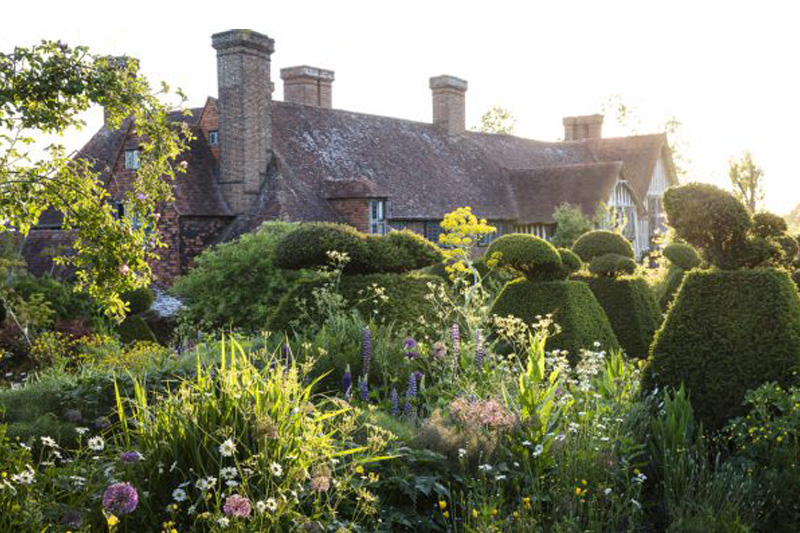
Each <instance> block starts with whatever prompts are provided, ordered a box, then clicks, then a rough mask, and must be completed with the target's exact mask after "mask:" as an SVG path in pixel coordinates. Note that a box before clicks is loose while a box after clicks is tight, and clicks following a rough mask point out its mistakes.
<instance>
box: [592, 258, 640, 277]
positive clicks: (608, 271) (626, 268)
mask: <svg viewBox="0 0 800 533" xmlns="http://www.w3.org/2000/svg"><path fill="white" fill-rule="evenodd" d="M589 272H591V273H592V274H594V275H595V276H605V277H608V278H616V277H617V276H622V275H625V274H633V273H634V272H636V261H634V260H633V259H631V258H630V257H625V256H624V255H618V254H604V255H600V256H597V257H595V258H594V259H593V260H592V262H591V263H589Z"/></svg>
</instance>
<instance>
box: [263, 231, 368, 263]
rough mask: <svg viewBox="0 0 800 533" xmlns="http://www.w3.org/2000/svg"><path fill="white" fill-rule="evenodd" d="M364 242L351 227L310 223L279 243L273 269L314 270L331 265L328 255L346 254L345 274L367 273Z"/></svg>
mask: <svg viewBox="0 0 800 533" xmlns="http://www.w3.org/2000/svg"><path fill="white" fill-rule="evenodd" d="M367 246H368V245H367V239H366V237H365V236H364V235H363V234H362V233H359V232H358V230H356V229H355V228H354V227H352V226H348V225H346V224H332V223H329V222H309V223H304V224H300V225H298V226H296V227H295V228H294V229H292V231H290V232H289V233H287V234H286V235H285V236H284V237H283V238H282V239H281V240H280V242H278V244H277V247H276V249H275V265H276V266H278V267H279V268H286V269H289V270H301V269H314V268H320V267H324V266H327V265H329V264H330V262H331V260H330V257H329V256H328V252H332V251H336V252H343V253H346V254H347V255H348V256H349V257H350V261H349V262H348V263H347V266H346V267H345V271H346V272H348V273H356V272H363V271H365V270H368V269H369V260H368V256H369V254H368V251H367Z"/></svg>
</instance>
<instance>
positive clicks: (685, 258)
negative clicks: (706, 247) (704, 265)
mask: <svg viewBox="0 0 800 533" xmlns="http://www.w3.org/2000/svg"><path fill="white" fill-rule="evenodd" d="M662 253H663V254H664V257H666V258H667V259H669V262H670V263H672V264H673V265H675V266H676V267H678V268H682V269H683V270H691V269H693V268H694V267H697V266H700V262H701V261H700V256H699V255H697V250H695V249H694V248H692V247H691V246H689V245H688V244H683V243H680V242H674V243H672V244H669V245H667V246H666V247H664V250H663V252H662Z"/></svg>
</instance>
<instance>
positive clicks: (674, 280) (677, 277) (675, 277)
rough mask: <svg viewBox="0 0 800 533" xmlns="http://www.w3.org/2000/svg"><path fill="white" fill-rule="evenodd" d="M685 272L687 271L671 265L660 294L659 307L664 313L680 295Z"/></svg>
mask: <svg viewBox="0 0 800 533" xmlns="http://www.w3.org/2000/svg"><path fill="white" fill-rule="evenodd" d="M685 272H686V271H685V270H683V269H682V268H678V267H676V266H674V265H671V266H670V267H669V269H668V270H667V275H666V278H665V279H664V282H663V284H662V285H661V288H660V291H659V293H658V305H659V306H660V307H661V309H662V310H663V311H666V310H667V308H669V304H671V303H672V300H673V299H674V298H675V295H676V294H677V293H678V289H680V288H681V283H683V276H684V274H685Z"/></svg>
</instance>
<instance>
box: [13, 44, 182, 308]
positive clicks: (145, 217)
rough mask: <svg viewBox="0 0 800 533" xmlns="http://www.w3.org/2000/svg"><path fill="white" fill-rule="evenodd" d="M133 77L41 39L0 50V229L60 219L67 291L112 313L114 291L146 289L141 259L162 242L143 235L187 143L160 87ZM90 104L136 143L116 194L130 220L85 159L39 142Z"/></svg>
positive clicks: (75, 123) (126, 68)
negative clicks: (125, 127)
mask: <svg viewBox="0 0 800 533" xmlns="http://www.w3.org/2000/svg"><path fill="white" fill-rule="evenodd" d="M136 72H137V62H136V61H135V60H132V59H127V58H126V59H125V60H122V61H120V60H118V59H114V58H109V57H104V56H100V55H95V54H92V53H90V52H89V50H88V49H87V48H85V47H75V48H72V47H69V46H67V45H64V44H61V43H55V42H48V41H43V42H42V43H41V44H39V45H36V46H32V47H30V48H15V49H14V51H13V52H11V53H8V54H3V53H0V232H3V231H9V232H14V233H18V234H21V235H23V236H24V235H27V234H28V232H29V231H30V230H31V229H32V228H33V227H34V226H36V224H37V223H38V221H39V219H40V217H41V215H42V214H43V213H44V212H45V211H48V210H52V211H55V212H58V213H60V214H62V215H63V219H62V227H63V228H64V229H65V230H66V231H68V232H70V233H71V235H72V237H73V251H74V253H73V254H70V255H63V256H60V257H57V258H56V260H57V262H59V263H60V264H62V265H69V266H70V267H71V268H74V270H75V274H76V280H77V282H76V290H81V291H85V292H86V293H88V294H89V295H90V296H91V297H93V298H94V299H95V300H97V301H98V302H99V303H101V304H102V305H103V306H104V307H105V308H106V310H107V312H108V313H109V314H112V315H117V316H120V315H122V314H123V313H124V311H125V303H124V302H123V301H122V300H121V299H120V297H119V294H120V293H121V292H124V291H126V290H132V289H135V288H138V287H143V286H146V285H147V284H149V281H150V277H151V271H150V267H149V265H148V261H149V260H151V259H154V258H155V257H156V254H155V251H156V250H157V249H158V248H159V247H162V246H163V243H162V242H161V240H160V239H159V236H158V232H156V231H152V230H153V228H155V227H156V221H157V219H158V215H157V206H158V205H159V204H160V203H161V202H164V201H168V200H170V199H171V195H172V188H171V181H172V179H173V178H174V176H175V174H176V172H180V171H182V170H183V169H182V168H181V167H179V166H173V162H174V160H175V158H176V157H177V156H178V155H179V154H180V153H181V152H182V151H183V150H185V149H186V143H187V141H188V140H189V138H190V134H189V132H188V129H187V127H186V126H185V125H182V124H180V125H176V124H174V123H170V122H169V121H168V114H169V112H170V111H171V110H172V109H173V108H172V106H170V105H169V104H167V103H165V102H164V101H162V99H163V97H165V96H166V95H168V94H169V93H170V88H169V87H168V86H167V85H166V84H162V86H161V88H160V89H158V90H155V89H153V88H152V87H151V86H150V84H149V83H148V81H147V80H146V79H145V78H143V77H141V76H137V75H136ZM176 94H177V95H178V97H179V101H180V103H181V104H182V103H183V101H184V100H185V98H184V97H183V95H182V93H181V92H180V91H177V92H176ZM94 104H100V105H103V106H105V109H106V113H107V116H108V123H109V127H111V128H119V127H120V126H122V124H123V122H124V121H126V120H131V121H133V127H132V128H133V133H134V134H135V135H137V136H138V137H140V138H141V139H143V141H142V144H141V158H140V167H139V169H138V170H137V172H136V179H135V180H133V183H132V187H131V189H130V190H129V191H127V192H126V198H125V201H126V203H127V204H129V205H130V206H131V208H132V209H131V212H135V213H136V215H137V223H134V221H133V220H132V219H130V218H117V217H115V214H114V210H113V209H112V206H111V204H110V203H109V201H108V200H109V198H108V192H107V191H106V189H105V187H104V183H103V181H102V180H101V176H100V172H99V171H98V169H97V168H96V166H95V163H96V162H95V161H91V160H88V159H84V158H74V157H72V154H68V153H67V151H66V149H65V148H64V147H63V146H62V145H60V144H57V143H49V144H48V143H47V141H43V140H42V139H43V138H46V137H51V136H55V135H63V134H64V133H65V132H67V131H70V130H72V129H75V128H77V129H79V128H82V127H83V126H84V125H85V123H84V121H83V120H82V118H81V116H82V113H83V112H85V111H86V110H88V109H89V108H90V107H91V106H92V105H94Z"/></svg>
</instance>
